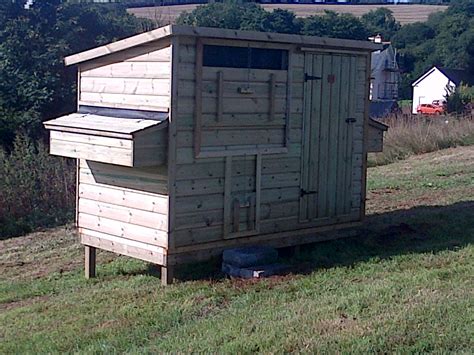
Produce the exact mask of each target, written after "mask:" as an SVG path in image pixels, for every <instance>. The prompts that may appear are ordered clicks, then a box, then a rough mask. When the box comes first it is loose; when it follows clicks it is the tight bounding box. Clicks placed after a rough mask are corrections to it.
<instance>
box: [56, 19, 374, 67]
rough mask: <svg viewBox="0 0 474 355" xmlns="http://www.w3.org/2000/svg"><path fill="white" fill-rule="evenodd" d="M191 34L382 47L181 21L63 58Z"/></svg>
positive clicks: (74, 59) (71, 60) (78, 59)
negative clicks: (198, 24) (204, 25)
mask: <svg viewBox="0 0 474 355" xmlns="http://www.w3.org/2000/svg"><path fill="white" fill-rule="evenodd" d="M175 35H176V36H192V37H209V38H221V39H234V40H247V41H259V42H260V41H261V42H276V43H290V44H296V45H314V46H322V47H332V48H349V49H351V50H357V51H362V52H369V51H375V50H380V49H382V44H379V43H373V42H369V41H356V40H349V39H338V38H324V37H315V36H302V35H290V34H284V33H270V32H256V31H240V30H229V29H222V28H210V27H193V26H181V25H168V26H165V27H161V28H157V29H155V30H152V31H149V32H145V33H141V34H138V35H136V36H132V37H129V38H125V39H122V40H120V41H116V42H112V43H109V44H107V45H104V46H100V47H96V48H93V49H90V50H87V51H84V52H80V53H77V54H73V55H70V56H68V57H66V58H65V59H64V62H65V64H66V65H73V64H78V63H82V62H85V61H89V60H92V59H96V58H100V57H103V56H106V55H109V54H112V53H116V52H119V51H122V50H126V49H128V48H133V47H136V46H140V45H142V44H146V43H149V42H153V41H156V40H159V39H162V38H165V37H169V36H175Z"/></svg>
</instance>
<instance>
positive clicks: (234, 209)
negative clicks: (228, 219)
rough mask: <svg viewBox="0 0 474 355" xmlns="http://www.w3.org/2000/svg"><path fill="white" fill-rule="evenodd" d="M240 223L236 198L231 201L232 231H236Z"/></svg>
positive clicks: (238, 202)
mask: <svg viewBox="0 0 474 355" xmlns="http://www.w3.org/2000/svg"><path fill="white" fill-rule="evenodd" d="M239 223H240V201H239V199H238V198H236V199H234V201H232V227H233V228H232V232H234V233H237V232H238V231H239V230H240V229H239Z"/></svg>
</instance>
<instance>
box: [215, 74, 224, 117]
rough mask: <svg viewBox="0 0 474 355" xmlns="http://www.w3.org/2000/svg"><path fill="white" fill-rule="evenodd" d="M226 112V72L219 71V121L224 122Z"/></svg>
mask: <svg viewBox="0 0 474 355" xmlns="http://www.w3.org/2000/svg"><path fill="white" fill-rule="evenodd" d="M223 112H224V73H223V72H221V71H219V72H217V122H222V114H223Z"/></svg>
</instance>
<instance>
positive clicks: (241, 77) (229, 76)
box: [178, 63, 288, 83]
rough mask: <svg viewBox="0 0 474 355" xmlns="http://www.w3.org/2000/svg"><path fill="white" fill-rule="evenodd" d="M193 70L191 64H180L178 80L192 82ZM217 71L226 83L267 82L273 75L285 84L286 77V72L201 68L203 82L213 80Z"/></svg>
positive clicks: (193, 66)
mask: <svg viewBox="0 0 474 355" xmlns="http://www.w3.org/2000/svg"><path fill="white" fill-rule="evenodd" d="M195 69H196V68H195V65H194V64H193V63H180V64H179V71H178V73H179V78H180V79H185V80H194V79H195ZM218 71H222V72H223V73H224V77H225V78H226V80H228V81H241V82H268V81H269V80H270V74H272V73H274V74H275V80H276V82H277V83H286V82H287V75H288V73H287V71H286V70H267V69H246V68H217V67H203V71H202V78H203V80H215V79H216V77H217V72H218Z"/></svg>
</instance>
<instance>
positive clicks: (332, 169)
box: [326, 55, 342, 217]
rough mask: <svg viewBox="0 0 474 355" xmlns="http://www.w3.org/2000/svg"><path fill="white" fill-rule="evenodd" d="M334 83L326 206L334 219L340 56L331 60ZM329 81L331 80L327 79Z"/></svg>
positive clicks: (340, 79)
mask: <svg viewBox="0 0 474 355" xmlns="http://www.w3.org/2000/svg"><path fill="white" fill-rule="evenodd" d="M331 75H333V76H334V77H333V78H334V82H333V83H332V84H330V85H331V98H330V110H331V113H330V117H329V164H328V175H327V187H328V194H327V197H326V198H327V206H328V215H329V216H330V217H334V216H335V215H336V181H337V168H338V160H339V159H338V156H337V140H338V138H339V120H340V119H341V117H340V116H339V107H340V102H339V98H340V95H341V93H340V87H341V81H342V78H341V56H340V55H334V56H333V58H332V73H331ZM329 80H331V79H329Z"/></svg>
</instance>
